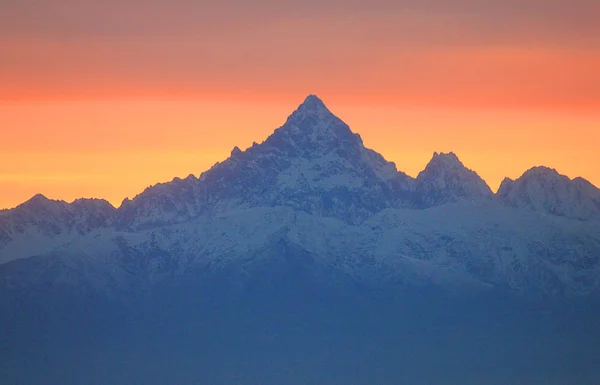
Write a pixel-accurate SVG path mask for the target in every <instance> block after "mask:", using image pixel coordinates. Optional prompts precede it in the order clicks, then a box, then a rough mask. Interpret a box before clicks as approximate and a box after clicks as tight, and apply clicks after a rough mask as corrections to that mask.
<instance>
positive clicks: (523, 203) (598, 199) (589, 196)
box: [497, 167, 600, 220]
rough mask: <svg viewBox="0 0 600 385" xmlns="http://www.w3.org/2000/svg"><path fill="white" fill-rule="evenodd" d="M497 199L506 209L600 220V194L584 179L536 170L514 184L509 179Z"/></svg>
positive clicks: (545, 170)
mask: <svg viewBox="0 0 600 385" xmlns="http://www.w3.org/2000/svg"><path fill="white" fill-rule="evenodd" d="M497 196H498V198H499V199H500V200H501V201H502V202H504V203H505V204H507V205H510V206H513V207H521V208H527V209H530V210H534V211H537V212H542V213H547V214H552V215H560V216H565V217H568V218H575V219H580V220H590V219H596V220H600V190H599V189H597V188H596V187H594V186H593V185H592V184H591V183H589V182H588V181H586V180H585V179H583V178H575V179H573V180H571V179H569V178H568V177H567V176H564V175H561V174H559V173H558V172H557V171H556V170H554V169H551V168H547V167H534V168H532V169H530V170H528V171H527V172H525V173H524V174H523V175H522V176H521V177H520V178H519V179H517V180H515V181H513V180H511V179H509V178H506V179H505V180H504V181H503V182H502V184H501V185H500V189H499V190H498V194H497Z"/></svg>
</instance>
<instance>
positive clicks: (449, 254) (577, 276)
mask: <svg viewBox="0 0 600 385" xmlns="http://www.w3.org/2000/svg"><path fill="white" fill-rule="evenodd" d="M599 239H600V226H590V225H589V224H587V223H585V222H580V221H574V220H571V219H568V218H561V217H550V219H549V220H547V221H543V222H540V221H539V216H538V215H537V214H536V213H534V212H528V211H523V210H519V209H516V208H510V207H505V206H502V205H500V204H497V203H496V204H495V203H489V202H486V203H481V202H476V203H472V202H462V203H451V204H447V205H443V206H438V207H434V208H430V209H425V210H412V209H386V210H383V211H381V212H380V213H378V214H376V215H374V216H372V217H370V218H369V219H368V220H366V221H365V222H363V223H362V224H360V225H352V224H348V223H346V222H344V221H342V220H340V219H338V218H333V217H319V216H315V215H311V214H309V213H306V212H303V211H297V210H295V209H293V208H290V207H281V206H276V207H255V208H239V209H237V210H231V211H229V212H227V213H226V214H219V215H211V214H204V215H201V216H200V217H198V218H195V219H194V220H193V221H190V222H186V223H178V224H173V225H170V226H166V227H160V228H154V229H147V230H141V231H136V232H131V231H118V230H114V229H113V230H110V229H106V230H95V231H94V232H92V233H90V234H87V235H85V236H82V237H79V238H78V239H77V240H75V241H72V242H70V243H69V244H65V245H63V246H62V248H61V249H60V251H59V250H54V251H53V252H51V253H49V254H48V255H47V257H48V258H51V259H53V260H54V261H55V262H54V265H53V266H66V267H68V268H69V271H71V272H70V273H69V274H66V273H65V272H64V271H63V269H61V268H58V269H56V268H53V269H50V268H48V266H46V265H45V264H46V263H47V261H43V260H40V262H39V263H40V264H41V265H42V266H44V272H45V273H44V274H45V275H44V277H45V278H44V280H43V282H45V281H52V280H53V279H59V278H60V280H61V282H62V284H64V285H67V284H69V285H71V286H72V287H74V288H75V289H73V290H79V289H77V288H80V287H88V288H89V287H92V288H93V290H96V291H99V292H104V291H109V292H111V291H114V290H116V289H118V288H128V287H136V288H145V287H152V286H153V285H157V284H162V283H170V284H173V283H175V284H176V283H177V282H180V283H184V282H186V280H192V281H197V280H198V279H200V278H198V277H203V276H206V275H207V274H208V275H219V274H224V272H229V273H230V274H233V275H234V277H235V279H233V280H231V281H229V283H228V284H229V285H234V286H235V285H239V286H240V287H243V286H244V285H245V283H246V281H248V280H256V279H258V280H269V279H272V278H273V277H276V276H277V275H278V274H279V273H280V272H281V271H282V270H285V269H288V270H289V269H292V270H297V271H305V272H309V273H310V274H312V276H313V279H314V280H315V281H319V282H322V283H329V284H334V283H332V282H329V281H330V280H331V279H332V274H334V273H335V274H334V275H333V276H340V277H346V278H345V279H346V280H347V281H349V282H355V283H357V284H360V285H363V286H366V287H370V288H378V287H382V288H386V287H388V288H389V287H398V286H406V285H408V286H437V287H443V288H446V289H450V290H460V289H467V290H469V291H472V290H487V289H488V288H491V287H496V288H509V289H512V290H516V291H520V292H524V293H545V294H551V295H583V294H586V295H589V294H594V293H597V292H598V289H599V287H600V258H599V256H600V242H599ZM16 262H20V261H16ZM23 263H31V262H27V260H24V261H23ZM29 266H30V269H31V271H35V270H36V269H35V268H32V267H31V265H29ZM83 266H86V267H85V268H83ZM265 266H267V269H268V270H267V273H264V271H265ZM79 268H81V269H83V271H81V272H78V271H79V270H78V269H79ZM7 270H9V271H15V270H19V271H20V269H15V268H14V267H10V268H7ZM256 271H261V272H262V273H260V274H258V273H255V272H256ZM74 272H78V273H74ZM3 274H6V270H5V271H2V269H0V276H2V275H3ZM32 274H33V273H32ZM48 274H50V276H48ZM257 274H258V275H257ZM66 277H71V278H66ZM7 279H8V280H10V281H11V282H15V280H16V279H15V278H14V277H13V278H11V276H10V274H9V276H8V277H6V276H5V277H4V280H5V281H6V280H7ZM28 279H31V280H32V284H35V282H38V280H39V279H40V275H39V272H38V273H36V274H33V276H32V277H31V278H27V274H25V275H21V276H20V279H19V282H20V284H21V285H26V284H27V280H28ZM68 279H71V280H72V281H71V282H70V283H69V282H68ZM94 284H95V285H96V286H95V287H93V285H94ZM90 285H92V286H90ZM104 285H108V286H107V287H105V286H104Z"/></svg>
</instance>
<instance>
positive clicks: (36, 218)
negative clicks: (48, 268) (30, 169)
mask: <svg viewBox="0 0 600 385" xmlns="http://www.w3.org/2000/svg"><path fill="white" fill-rule="evenodd" d="M116 211H117V210H116V209H115V208H114V207H113V206H112V205H111V204H110V203H108V202H107V201H105V200H101V199H78V200H76V201H74V202H73V203H71V204H69V203H67V202H64V201H56V200H50V199H48V198H46V197H45V196H43V195H41V194H38V195H36V196H34V197H33V198H31V199H30V200H28V201H27V202H25V203H23V204H21V205H19V206H17V207H16V208H14V209H12V210H8V211H5V212H3V213H2V214H0V263H3V262H7V261H10V260H13V259H18V258H26V257H31V256H34V255H38V254H44V253H47V252H48V251H50V250H53V249H55V248H57V247H59V246H60V245H63V244H66V243H68V242H70V241H72V240H74V239H77V238H78V237H79V236H82V235H85V234H87V233H89V232H91V231H93V230H95V229H98V228H102V227H105V226H107V225H109V224H110V223H111V221H112V220H113V218H114V215H115V214H116Z"/></svg>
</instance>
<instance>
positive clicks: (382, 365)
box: [0, 95, 600, 384]
mask: <svg viewBox="0 0 600 385" xmlns="http://www.w3.org/2000/svg"><path fill="white" fill-rule="evenodd" d="M599 202H600V190H598V189H597V188H596V187H594V186H593V185H591V184H590V183H589V182H587V181H585V180H583V179H581V178H577V179H574V180H570V179H569V178H567V177H564V176H561V175H559V174H558V173H557V172H556V171H554V170H550V169H546V168H533V169H531V170H529V171H528V172H526V173H525V174H524V175H523V176H522V177H521V178H519V179H517V180H516V181H511V180H508V179H507V180H505V181H504V182H503V184H502V186H501V187H500V190H499V191H498V193H497V194H494V193H493V192H492V191H491V190H490V188H489V187H488V186H487V184H486V183H485V182H484V181H483V180H482V179H481V178H480V177H479V176H478V175H477V174H476V173H475V172H474V171H472V170H469V169H468V168H466V167H465V166H464V165H463V164H462V163H461V161H460V160H459V159H458V157H457V156H456V155H455V154H453V153H449V154H438V153H435V154H434V156H433V158H432V160H431V161H430V163H429V164H428V165H427V167H426V168H425V170H423V171H422V172H421V173H420V174H419V175H418V177H417V178H411V177H410V176H408V175H406V174H404V173H402V172H400V171H398V170H397V169H396V166H395V165H394V164H393V163H391V162H388V161H386V160H385V159H384V158H383V157H382V156H381V155H379V154H378V153H377V152H375V151H373V150H371V149H368V148H366V147H365V146H364V144H363V142H362V139H361V138H360V136H359V135H358V134H355V133H353V132H352V131H351V130H350V128H349V127H348V126H347V125H346V124H345V123H344V122H343V121H341V120H340V119H339V118H337V117H336V116H335V115H334V114H332V113H331V112H330V111H329V110H328V109H327V107H326V106H325V104H324V103H323V102H322V101H321V100H320V99H319V98H317V97H316V96H314V95H311V96H309V97H308V98H307V99H306V100H305V101H304V103H303V104H302V105H300V106H299V107H298V109H297V110H296V111H294V112H293V113H292V115H291V116H290V117H289V118H288V119H287V121H286V122H285V123H284V124H283V126H281V127H280V128H278V129H276V130H275V131H274V133H273V134H272V135H271V136H269V137H268V138H267V139H266V140H265V141H264V142H262V143H260V144H258V143H255V144H254V145H253V146H252V147H250V148H248V149H246V150H244V151H242V150H240V149H239V148H237V147H236V148H234V149H233V151H232V152H231V156H230V157H229V158H228V159H226V160H224V161H223V162H221V163H217V164H216V165H215V166H213V167H212V168H211V169H210V170H208V171H206V172H204V173H202V174H201V175H200V177H199V178H197V177H195V176H194V175H190V176H189V177H187V178H185V179H179V178H176V179H174V180H173V181H171V182H169V183H163V184H157V185H155V186H153V187H150V188H148V189H146V190H145V191H144V192H142V193H141V194H139V195H138V196H137V197H135V198H134V199H132V200H125V201H124V202H123V204H122V205H121V207H119V208H118V209H117V208H114V207H112V206H111V205H110V204H109V203H108V202H106V201H103V200H78V201H75V202H73V203H71V204H69V203H66V202H62V201H54V200H50V199H47V198H45V197H44V196H42V195H36V196H35V197H33V198H32V199H31V200H29V201H27V202H25V203H23V204H22V205H20V206H18V207H16V208H15V209H12V210H5V211H1V212H0V309H2V310H1V312H0V322H1V323H2V325H3V328H2V330H1V331H0V352H2V353H0V354H1V355H2V356H0V358H1V359H0V362H2V364H0V377H1V378H6V379H8V380H7V381H8V383H15V384H16V383H27V384H48V383H61V384H79V383H87V384H96V383H97V384H101V383H102V384H104V383H112V384H126V383H128V384H129V383H145V384H164V383H169V384H180V383H181V384H183V383H209V384H227V383H231V384H233V383H236V384H239V383H245V384H253V383H256V384H265V383H278V384H301V383H328V384H336V383H339V384H372V383H382V384H385V383H390V384H391V383H394V384H396V383H410V384H432V383H435V384H438V383H439V384H444V383H452V384H454V383H464V384H469V383H472V384H475V383H487V384H495V383H497V384H504V383H513V384H518V383H523V384H526V383H548V384H551V383H556V384H559V383H560V384H562V383H578V384H587V383H589V384H592V383H594V381H593V380H594V379H596V378H598V375H600V373H599V372H598V370H597V369H596V368H597V367H600V366H598V365H596V364H597V362H598V360H599V359H600V352H599V350H598V346H600V345H599V344H598V343H597V342H599V340H600V339H599V333H598V331H597V327H596V326H595V325H597V321H598V319H599V318H598V315H599V314H598V311H597V310H595V309H598V307H597V306H596V305H597V300H598V291H599V287H600V263H599V262H600V203H599ZM525 363H527V364H525ZM32 368H33V369H32Z"/></svg>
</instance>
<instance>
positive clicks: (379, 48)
mask: <svg viewBox="0 0 600 385" xmlns="http://www.w3.org/2000/svg"><path fill="white" fill-rule="evenodd" d="M49 3H52V4H49ZM414 3H415V2H409V1H405V0H396V1H387V0H373V1H370V2H367V1H360V0H347V1H345V2H339V1H334V0H329V1H327V0H324V1H320V2H317V1H316V0H304V1H296V0H293V1H279V2H276V1H274V0H257V1H256V2H254V3H253V6H252V7H248V6H247V5H244V4H247V2H242V1H241V0H225V1H219V2H217V1H212V0H210V1H203V2H192V1H188V0H175V1H170V2H167V1H163V2H161V1H154V2H144V3H140V2H139V1H135V0H132V1H127V2H122V1H120V2H118V1H116V0H110V1H107V2H96V1H94V2H93V1H87V0H78V1H75V0H57V1H55V2H47V3H46V2H34V1H27V0H24V1H20V2H10V1H3V0H0V84H2V87H0V208H1V207H13V206H15V205H17V204H19V203H21V202H23V201H24V200H26V199H28V198H29V197H31V196H32V195H34V194H35V193H38V192H41V193H43V194H45V195H46V196H48V197H50V198H56V199H64V200H67V201H71V200H73V199H75V198H78V197H102V198H106V199H108V200H109V201H110V202H111V203H113V204H115V205H119V204H120V202H121V200H122V199H123V198H124V197H126V196H127V197H132V196H134V195H135V194H137V193H139V192H141V191H142V190H143V189H144V188H145V187H147V186H148V185H151V184H154V183H156V182H160V181H166V180H170V179H172V178H173V177H175V176H180V177H181V176H186V175H188V174H190V173H192V174H195V175H198V174H200V173H201V172H202V171H204V170H206V169H207V168H209V167H210V166H211V165H212V164H214V163H215V162H216V161H220V160H223V159H224V158H226V157H227V156H228V155H229V152H230V151H231V149H232V148H233V146H235V145H237V146H239V147H241V148H245V147H247V146H249V145H251V144H252V142H253V141H257V142H260V141H262V140H264V139H265V138H266V137H267V136H268V135H269V134H270V133H271V132H272V131H273V129H275V128H277V127H278V126H280V125H281V124H282V123H283V122H284V121H285V118H286V117H287V116H288V115H289V114H290V113H291V112H292V111H293V110H294V109H295V108H296V107H297V105H298V104H299V103H300V102H302V100H303V99H304V97H305V96H306V95H307V94H309V93H315V94H317V95H319V96H320V97H321V98H322V99H323V100H324V101H325V103H326V104H327V105H328V107H329V108H330V109H331V110H332V111H333V112H334V113H336V114H337V115H338V116H340V117H341V118H342V119H343V120H345V121H346V122H347V123H348V124H349V125H350V126H351V128H352V129H353V130H354V131H355V132H358V133H360V134H361V136H362V137H363V139H364V142H365V144H366V145H367V146H368V147H370V148H373V149H375V150H377V151H379V152H381V153H382V154H383V155H384V156H385V157H386V158H387V159H389V160H391V161H394V162H395V163H396V165H397V167H398V168H399V169H400V170H402V171H405V172H407V173H408V174H410V175H413V176H416V174H417V173H418V172H419V171H420V170H421V169H422V168H423V167H424V166H425V164H426V163H427V161H428V160H429V159H430V157H431V155H432V153H433V152H434V151H444V152H446V151H454V152H456V153H457V154H458V156H459V157H460V158H461V160H462V161H463V163H465V165H467V167H469V168H472V169H474V170H475V171H477V172H478V173H479V174H480V175H481V176H482V177H483V178H484V179H486V181H488V183H489V184H490V185H491V187H492V188H493V189H496V188H497V187H498V185H499V183H500V181H501V180H502V178H503V177H504V176H508V177H511V178H516V177H518V176H519V175H520V174H522V173H523V172H524V171H525V170H526V169H528V168H530V167H532V166H534V165H547V166H550V167H554V168H556V169H557V170H558V171H559V172H561V173H564V174H566V175H568V176H570V177H575V176H583V177H584V178H586V179H588V180H590V181H591V182H592V183H594V184H595V185H597V186H600V167H598V166H597V165H598V164H600V155H599V154H600V151H599V147H600V145H599V144H598V143H600V72H599V71H598V68H600V27H599V26H598V23H596V22H595V21H594V17H592V16H591V15H593V14H596V15H597V14H600V5H599V3H598V2H596V1H593V0H575V1H573V2H569V3H568V5H567V2H558V1H546V0H545V1H541V0H523V1H518V2H517V1H516V0H505V1H500V0H492V1H487V2H480V1H475V0H465V1H463V2H460V3H459V2H450V1H444V0H424V1H422V2H419V4H418V5H416V4H414ZM141 4H144V6H143V7H142V6H141ZM596 11H598V12H596ZM595 12H596V13H595Z"/></svg>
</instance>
